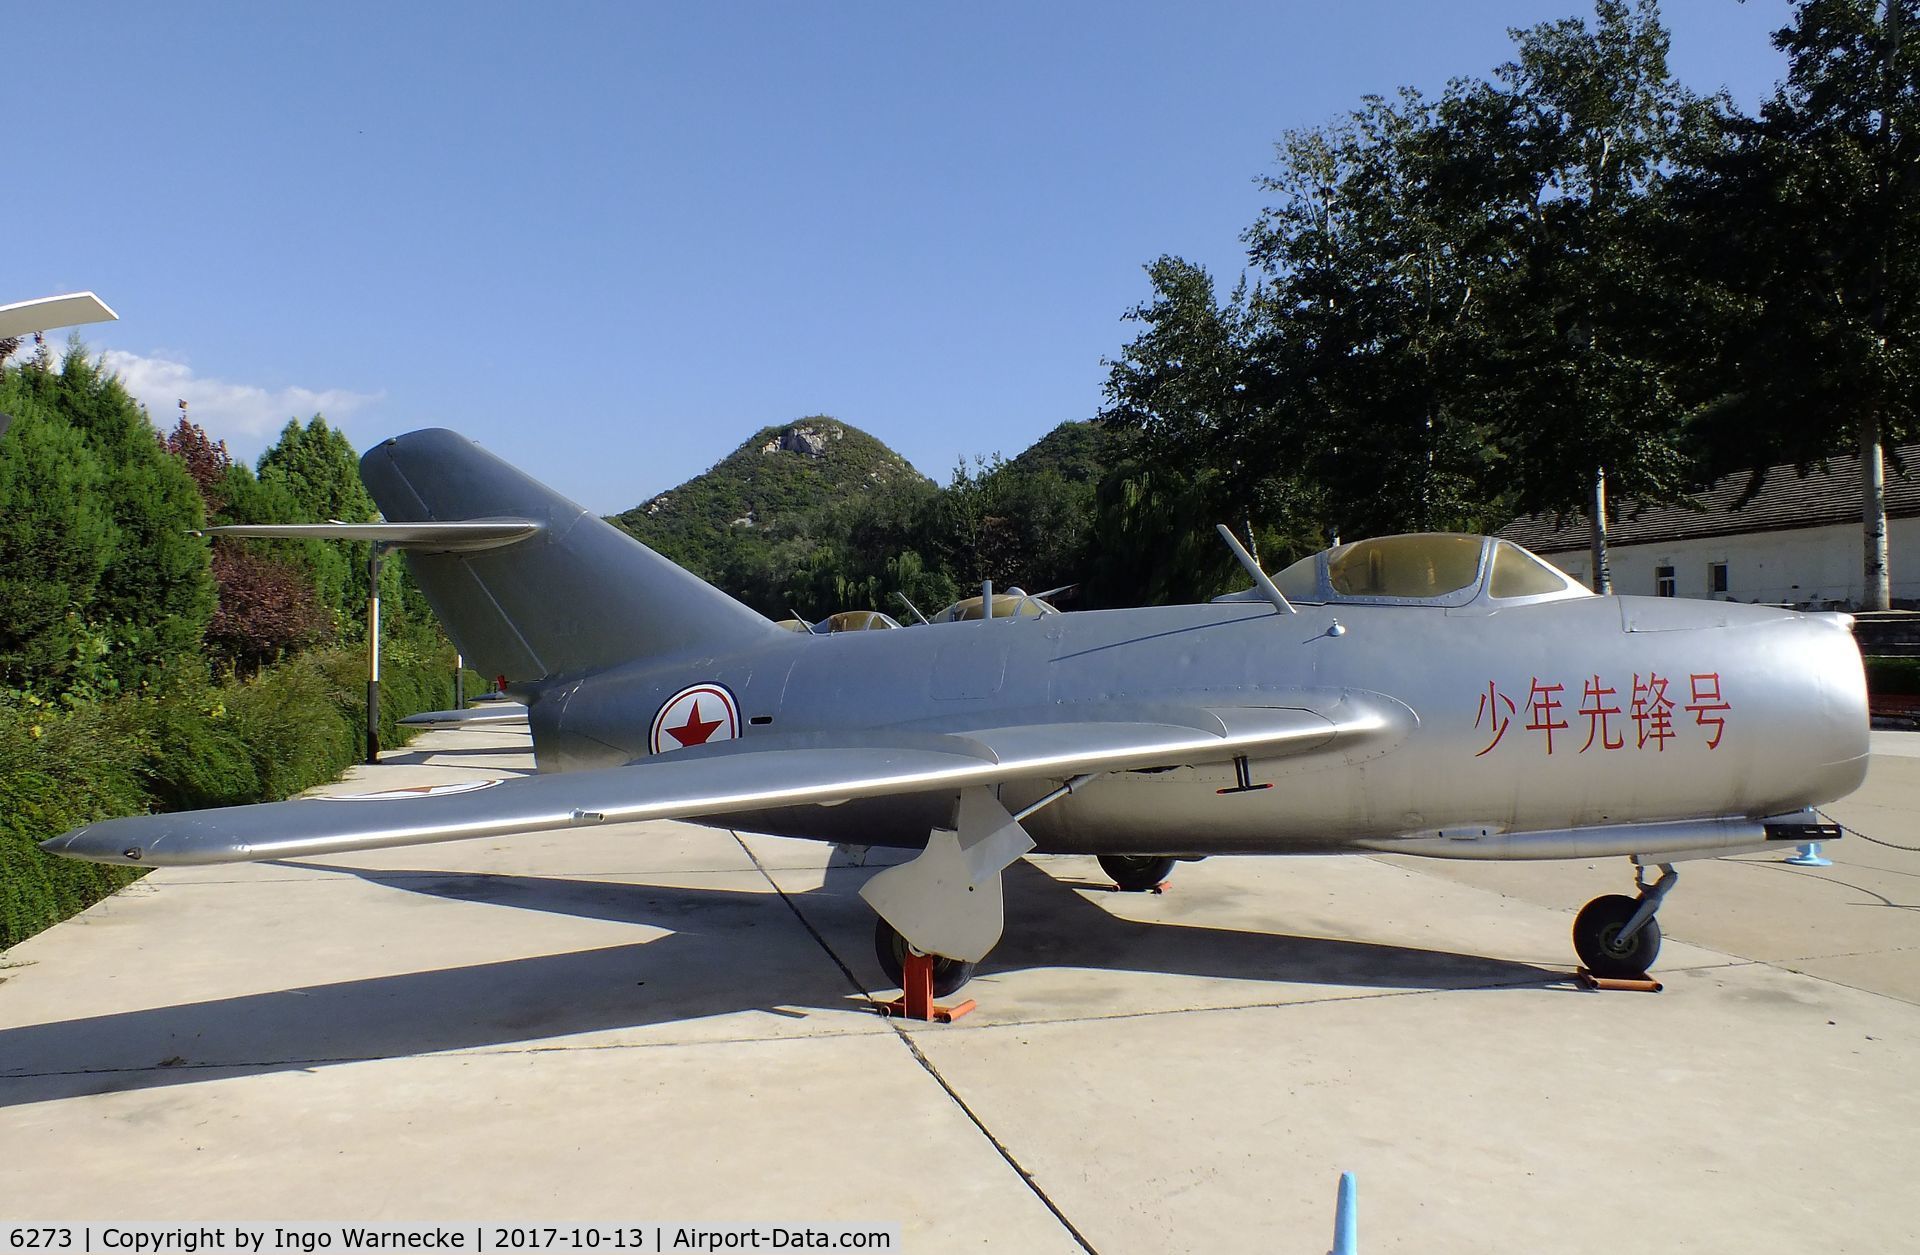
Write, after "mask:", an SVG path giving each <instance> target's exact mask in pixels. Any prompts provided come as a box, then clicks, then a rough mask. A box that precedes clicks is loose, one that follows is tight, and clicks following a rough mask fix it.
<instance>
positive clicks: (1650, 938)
mask: <svg viewBox="0 0 1920 1255" xmlns="http://www.w3.org/2000/svg"><path fill="white" fill-rule="evenodd" d="M1639 909H1640V900H1639V899H1638V898H1630V897H1628V896H1627V895H1626V894H1624V893H1610V894H1607V895H1606V896H1605V897H1599V898H1595V899H1594V900H1593V901H1591V902H1589V903H1587V904H1586V905H1585V906H1583V907H1581V908H1580V914H1578V915H1576V916H1574V918H1573V949H1574V953H1576V954H1578V955H1579V956H1580V961H1581V962H1582V963H1584V964H1586V965H1587V970H1588V971H1589V972H1592V973H1593V974H1594V975H1595V976H1604V977H1607V978H1608V979H1612V980H1632V979H1634V978H1635V977H1640V976H1645V975H1646V974H1647V969H1648V968H1650V967H1652V966H1653V961H1654V960H1655V959H1657V958H1659V957H1660V921H1659V920H1657V919H1648V920H1647V922H1646V923H1644V924H1642V925H1641V926H1640V931H1638V932H1636V933H1635V934H1633V936H1631V937H1628V938H1627V939H1625V940H1624V941H1623V940H1621V937H1620V934H1621V933H1622V932H1623V931H1624V930H1625V929H1626V926H1627V922H1628V921H1629V920H1631V919H1632V918H1633V916H1634V912H1635V911H1637V910H1639Z"/></svg>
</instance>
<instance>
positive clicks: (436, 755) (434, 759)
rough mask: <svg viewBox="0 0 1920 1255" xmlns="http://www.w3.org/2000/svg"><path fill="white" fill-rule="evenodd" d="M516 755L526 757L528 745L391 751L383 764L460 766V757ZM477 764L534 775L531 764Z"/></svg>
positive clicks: (508, 773) (390, 765)
mask: <svg viewBox="0 0 1920 1255" xmlns="http://www.w3.org/2000/svg"><path fill="white" fill-rule="evenodd" d="M514 755H518V756H520V757H522V758H524V757H526V756H527V747H526V746H525V745H474V746H467V747H463V748H461V749H445V750H388V751H387V752H385V753H383V754H381V755H380V765H381V766H382V767H392V766H403V767H420V766H428V765H437V766H441V767H457V766H459V765H460V760H461V759H465V758H480V759H485V758H505V757H512V756H514ZM474 766H476V767H486V768H487V769H489V770H493V771H499V772H501V773H502V774H504V775H514V776H530V775H532V774H533V773H534V769H533V767H531V766H526V767H494V766H493V764H491V763H475V764H474Z"/></svg>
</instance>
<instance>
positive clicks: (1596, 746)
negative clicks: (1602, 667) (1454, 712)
mask: <svg viewBox="0 0 1920 1255" xmlns="http://www.w3.org/2000/svg"><path fill="white" fill-rule="evenodd" d="M1570 687H1571V688H1576V689H1577V690H1578V692H1579V694H1580V696H1579V699H1578V705H1573V704H1572V703H1571V701H1570V700H1569V699H1568V697H1567V696H1566V695H1567V693H1568V692H1569V691H1570ZM1510 691H1511V693H1512V694H1516V695H1517V694H1518V693H1519V692H1520V688H1519V686H1518V685H1515V686H1513V688H1512V689H1511V690H1510ZM1680 691H1681V690H1680V688H1679V686H1678V684H1677V677H1674V676H1666V675H1662V674H1660V673H1659V672H1657V671H1650V672H1647V673H1646V674H1644V675H1642V674H1641V673H1639V672H1635V673H1634V675H1633V682H1632V683H1631V684H1629V685H1618V684H1609V683H1606V682H1605V681H1603V680H1602V678H1601V677H1600V676H1597V675H1590V676H1587V677H1586V678H1585V679H1583V680H1581V681H1579V682H1577V684H1576V685H1574V686H1569V685H1566V684H1563V683H1557V682H1555V683H1549V682H1548V681H1546V680H1544V679H1542V678H1541V677H1539V676H1532V677H1529V680H1528V684H1527V689H1526V697H1525V698H1524V700H1522V699H1519V698H1517V697H1516V696H1509V691H1508V690H1503V689H1502V688H1501V687H1500V682H1499V681H1498V680H1489V681H1487V685H1486V688H1484V689H1483V690H1481V691H1480V693H1479V694H1478V697H1479V702H1478V705H1477V707H1476V709H1475V711H1474V716H1473V726H1474V729H1475V730H1476V731H1478V732H1480V733H1482V734H1483V735H1484V736H1485V737H1486V738H1487V740H1486V744H1485V745H1484V746H1482V747H1481V748H1480V749H1479V750H1478V751H1477V752H1476V753H1475V754H1474V757H1475V758H1482V757H1485V756H1486V755H1488V754H1491V753H1492V752H1493V751H1494V750H1495V749H1498V748H1499V747H1500V746H1501V745H1502V743H1505V744H1507V745H1508V746H1509V747H1510V748H1515V749H1524V748H1528V747H1530V748H1532V749H1536V750H1540V751H1543V752H1545V753H1547V754H1554V753H1556V752H1557V753H1560V754H1568V753H1572V754H1586V753H1607V752H1610V751H1613V750H1622V749H1635V750H1648V749H1650V750H1652V751H1653V752H1655V753H1664V752H1665V751H1666V748H1667V743H1668V742H1670V741H1676V740H1684V739H1687V738H1689V737H1691V736H1693V735H1696V734H1698V735H1700V736H1701V739H1702V743H1703V744H1705V746H1706V747H1707V748H1708V749H1710V750H1715V749H1719V748H1720V742H1721V741H1722V740H1723V739H1724V738H1725V737H1726V734H1727V714H1728V712H1730V711H1731V710H1732V709H1733V704H1732V703H1731V702H1729V701H1728V700H1727V699H1726V697H1725V695H1724V694H1723V692H1722V690H1721V685H1720V673H1719V672H1718V671H1695V672H1691V673H1689V674H1688V676H1687V678H1686V688H1685V692H1686V694H1687V696H1688V698H1689V699H1690V700H1688V701H1687V702H1686V703H1685V704H1681V703H1680V702H1679V700H1678V695H1679V693H1680ZM1622 692H1625V693H1626V695H1627V697H1626V700H1625V701H1624V702H1622V700H1621V694H1622ZM1522 714H1525V716H1526V721H1525V722H1524V723H1522V724H1520V725H1519V731H1524V732H1526V733H1530V734H1532V735H1526V736H1523V735H1520V734H1519V731H1516V733H1515V735H1514V736H1513V737H1512V738H1511V739H1509V738H1508V735H1507V734H1508V730H1509V728H1510V726H1511V725H1512V724H1513V723H1514V720H1515V719H1517V718H1519V716H1520V715H1522ZM1682 716H1691V721H1690V722H1689V720H1688V719H1686V718H1683V717H1682ZM1629 724H1631V725H1632V735H1631V736H1630V737H1629V735H1628V733H1627V727H1628V725H1629ZM1556 732H1559V733H1562V734H1563V735H1562V736H1560V737H1559V738H1558V740H1556V739H1555V737H1554V733H1556ZM1683 733H1684V735H1683ZM1582 736H1584V739H1582V740H1581V743H1580V747H1579V748H1578V749H1574V748H1573V739H1574V738H1575V737H1582Z"/></svg>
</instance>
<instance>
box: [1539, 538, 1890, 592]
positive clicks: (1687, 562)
mask: <svg viewBox="0 0 1920 1255" xmlns="http://www.w3.org/2000/svg"><path fill="white" fill-rule="evenodd" d="M1861 552H1862V551H1861V539H1860V526H1859V524H1857V523H1855V524H1842V525H1835V526H1831V527H1803V528H1796V529H1794V530H1792V531H1784V532H1753V533H1749V534H1746V535H1738V536H1709V537H1706V538H1703V539H1700V540H1668V541H1655V542H1653V543H1650V544H1643V545H1615V546H1613V548H1612V549H1611V550H1610V551H1609V554H1608V557H1609V559H1610V563H1611V565H1612V567H1613V590H1614V591H1615V592H1616V593H1631V594H1635V595H1638V596H1645V597H1651V596H1653V595H1654V594H1655V593H1657V592H1658V591H1659V589H1658V588H1657V586H1656V582H1655V581H1656V576H1655V571H1656V569H1657V568H1659V567H1663V566H1670V567H1672V568H1673V574H1674V583H1675V586H1676V587H1675V590H1674V592H1675V595H1676V596H1679V597H1714V598H1721V599H1724V600H1731V601H1748V602H1763V603H1768V602H1771V603H1780V604H1786V605H1793V606H1805V607H1812V608H1816V609H1826V608H1831V607H1835V606H1857V605H1859V604H1860V593H1861V589H1862V586H1863V581H1862V578H1861ZM1887 552H1888V567H1889V568H1890V570H1889V575H1890V576H1891V581H1892V590H1893V600H1894V604H1896V605H1898V604H1900V603H1901V602H1902V601H1907V602H1920V518H1908V519H1889V520H1888V522H1887ZM1542 556H1543V557H1545V558H1546V559H1547V561H1549V562H1551V563H1553V564H1554V565H1555V566H1557V567H1559V568H1560V569H1561V570H1563V571H1565V572H1566V573H1567V574H1568V575H1571V576H1573V577H1574V578H1575V579H1577V580H1579V581H1580V582H1581V583H1582V584H1585V585H1587V586H1588V587H1589V588H1591V587H1592V586H1593V579H1592V575H1593V557H1592V554H1591V552H1590V551H1589V550H1585V549H1581V550H1574V551H1568V552H1564V553H1552V554H1544V555H1542ZM1715 562H1724V563H1726V564H1727V591H1726V593H1724V594H1720V593H1709V592H1708V591H1707V589H1708V588H1709V584H1708V582H1707V581H1708V578H1709V576H1708V568H1709V567H1710V566H1711V565H1712V564H1713V563H1715Z"/></svg>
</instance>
